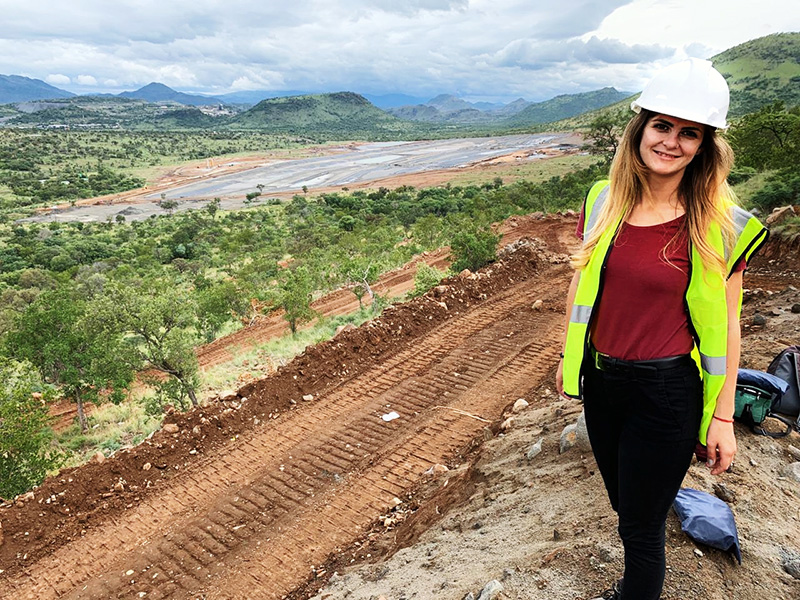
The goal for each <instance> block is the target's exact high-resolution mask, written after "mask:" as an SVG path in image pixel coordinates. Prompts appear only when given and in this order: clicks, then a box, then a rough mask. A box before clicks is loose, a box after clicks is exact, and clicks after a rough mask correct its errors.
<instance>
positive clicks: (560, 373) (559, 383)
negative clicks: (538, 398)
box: [556, 271, 581, 396]
mask: <svg viewBox="0 0 800 600" xmlns="http://www.w3.org/2000/svg"><path fill="white" fill-rule="evenodd" d="M580 276H581V272H580V271H575V274H574V275H573V276H572V281H571V282H570V284H569V291H568V292H567V310H566V314H565V315H564V335H563V336H562V338H561V351H562V353H563V351H564V348H565V347H566V345H567V327H568V326H569V318H570V315H571V314H572V305H573V303H574V302H575V292H576V291H577V289H578V279H580ZM556 391H557V392H558V393H559V395H561V396H564V361H563V360H560V361H558V370H557V371H556Z"/></svg>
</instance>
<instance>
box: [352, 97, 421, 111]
mask: <svg viewBox="0 0 800 600" xmlns="http://www.w3.org/2000/svg"><path fill="white" fill-rule="evenodd" d="M361 95H362V96H364V98H366V99H367V100H369V101H370V102H372V103H373V104H374V105H375V106H377V107H378V108H382V109H384V110H386V109H387V108H398V107H400V106H411V105H412V104H424V103H425V98H418V97H415V96H409V95H407V94H382V95H375V94H361Z"/></svg>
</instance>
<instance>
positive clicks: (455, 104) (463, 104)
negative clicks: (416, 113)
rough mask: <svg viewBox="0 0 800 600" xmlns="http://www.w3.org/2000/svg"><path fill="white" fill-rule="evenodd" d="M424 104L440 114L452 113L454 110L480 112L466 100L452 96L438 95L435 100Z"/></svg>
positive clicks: (432, 99)
mask: <svg viewBox="0 0 800 600" xmlns="http://www.w3.org/2000/svg"><path fill="white" fill-rule="evenodd" d="M425 104H427V105H428V106H433V107H434V108H436V109H438V110H440V111H441V112H452V111H456V110H480V109H476V108H475V106H473V105H472V104H470V103H469V102H467V101H466V100H462V99H461V98H459V97H458V96H453V95H452V94H439V95H438V96H436V97H435V98H431V99H430V100H428V101H427V102H426V103H425Z"/></svg>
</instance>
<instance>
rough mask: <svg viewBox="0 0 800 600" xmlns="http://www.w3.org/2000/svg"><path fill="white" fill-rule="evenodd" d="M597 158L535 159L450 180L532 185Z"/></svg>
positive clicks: (506, 164) (581, 155)
mask: <svg viewBox="0 0 800 600" xmlns="http://www.w3.org/2000/svg"><path fill="white" fill-rule="evenodd" d="M597 160H598V159H597V157H596V156H590V155H588V154H573V155H568V156H556V157H554V158H548V159H533V160H525V161H514V162H512V163H501V164H498V165H494V166H491V167H488V168H482V169H480V170H478V169H476V170H470V171H468V172H465V173H460V174H458V175H456V176H455V177H454V178H453V179H451V180H450V184H451V185H459V186H467V185H480V184H482V183H486V182H489V181H493V180H494V178H495V177H500V178H501V179H502V180H503V183H513V182H514V181H518V180H523V179H524V180H526V181H530V182H531V183H540V182H542V181H547V180H548V179H551V178H553V177H561V176H563V175H566V174H567V173H571V172H572V171H575V170H578V169H583V168H586V167H588V166H589V165H592V164H594V163H596V162H597Z"/></svg>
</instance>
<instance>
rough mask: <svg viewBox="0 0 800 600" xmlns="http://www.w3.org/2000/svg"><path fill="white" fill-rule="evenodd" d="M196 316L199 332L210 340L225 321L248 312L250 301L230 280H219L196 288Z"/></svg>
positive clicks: (207, 340)
mask: <svg viewBox="0 0 800 600" xmlns="http://www.w3.org/2000/svg"><path fill="white" fill-rule="evenodd" d="M195 296H196V297H197V317H198V321H199V327H200V332H201V333H202V335H203V337H204V338H205V341H206V342H211V341H213V340H214V338H215V337H216V335H217V333H218V332H219V330H220V329H222V327H223V325H225V324H226V323H227V322H229V321H231V320H232V319H234V318H235V317H237V316H245V315H246V314H247V313H248V309H249V307H250V303H249V302H248V301H247V298H246V296H245V295H244V294H243V293H242V292H241V291H240V290H239V289H238V288H237V287H236V284H235V283H234V282H232V281H219V282H214V283H211V284H210V285H207V286H205V287H203V288H202V289H198V290H197V291H196V293H195Z"/></svg>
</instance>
